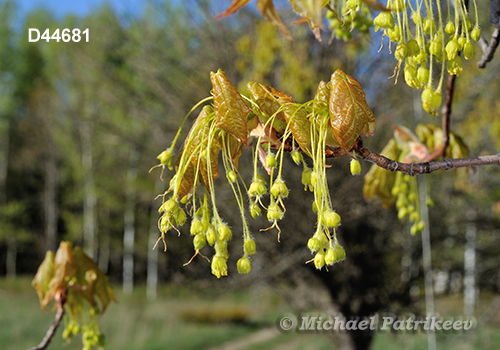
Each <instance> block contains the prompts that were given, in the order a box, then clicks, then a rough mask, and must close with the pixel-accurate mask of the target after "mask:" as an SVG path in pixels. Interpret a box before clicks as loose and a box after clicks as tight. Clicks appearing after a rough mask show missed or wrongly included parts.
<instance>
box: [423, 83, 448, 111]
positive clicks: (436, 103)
mask: <svg viewBox="0 0 500 350" xmlns="http://www.w3.org/2000/svg"><path fill="white" fill-rule="evenodd" d="M442 102H443V96H442V95H441V92H439V91H434V90H433V89H432V88H426V89H425V90H424V91H423V92H422V106H423V107H424V110H425V111H426V112H427V113H429V114H432V115H436V116H437V115H438V108H439V107H440V106H441V103H442Z"/></svg>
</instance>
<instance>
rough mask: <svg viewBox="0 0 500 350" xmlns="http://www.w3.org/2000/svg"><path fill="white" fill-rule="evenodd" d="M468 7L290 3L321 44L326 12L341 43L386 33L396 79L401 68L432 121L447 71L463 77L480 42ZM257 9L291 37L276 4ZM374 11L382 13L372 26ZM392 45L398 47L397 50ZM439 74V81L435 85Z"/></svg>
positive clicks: (462, 2)
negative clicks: (465, 62) (419, 92)
mask: <svg viewBox="0 0 500 350" xmlns="http://www.w3.org/2000/svg"><path fill="white" fill-rule="evenodd" d="M248 2H249V0H246V1H241V0H234V1H233V3H232V4H231V5H230V7H229V8H228V9H227V10H226V11H225V12H224V13H223V14H221V15H219V16H218V17H222V16H227V15H229V14H232V13H234V12H235V11H237V10H238V9H239V8H241V7H243V6H244V5H246V4H247V3H248ZM468 3H469V2H468V1H466V0H457V1H454V2H453V3H452V4H450V0H448V1H447V2H446V11H445V10H444V9H443V8H442V7H444V6H442V4H441V2H440V1H433V0H416V1H410V0H387V3H386V5H385V6H383V5H382V4H380V3H378V2H377V1H376V0H339V1H328V0H325V1H306V0H294V1H291V0H290V4H291V5H292V8H293V9H294V11H295V12H296V13H297V14H298V15H300V16H302V18H303V20H302V21H307V22H308V23H309V26H310V27H311V29H312V31H313V32H314V34H315V36H316V38H317V39H318V40H319V41H321V35H320V29H326V28H325V26H324V25H323V21H322V14H323V13H324V12H323V10H324V9H326V18H327V21H328V24H329V27H330V30H331V31H332V36H334V37H337V38H339V39H343V40H346V41H347V40H350V39H351V38H352V31H353V30H354V29H357V30H358V31H359V32H360V33H361V34H368V33H369V29H370V27H371V26H372V24H373V25H375V31H378V30H382V31H383V38H385V37H388V38H389V50H390V51H391V53H393V54H394V57H395V58H396V60H397V61H398V63H397V65H396V69H395V76H396V77H397V76H398V75H399V72H400V70H401V68H403V71H404V79H405V81H406V83H407V84H408V85H409V86H410V87H412V88H417V89H422V90H423V92H422V96H421V99H422V106H423V108H424V110H425V111H426V112H428V113H430V114H433V115H437V114H438V109H439V107H440V106H441V103H442V93H441V90H442V86H443V77H444V74H445V71H447V72H448V73H449V74H451V75H457V76H458V75H460V74H461V73H462V71H463V62H462V58H464V59H465V60H472V59H473V58H474V55H475V49H474V45H473V41H476V42H477V41H479V39H480V37H481V30H480V29H479V26H478V13H477V5H476V0H472V5H473V8H474V20H473V19H472V18H471V16H470V13H469V10H468ZM257 6H258V8H259V9H260V11H261V13H262V14H263V15H264V16H265V17H267V18H268V19H269V20H270V21H271V22H272V23H274V24H275V25H276V26H277V27H278V28H279V29H280V30H281V31H282V32H283V33H284V34H285V36H287V37H290V34H289V32H288V30H287V29H286V26H285V25H284V24H283V22H282V21H281V19H280V17H279V15H278V13H277V12H276V10H275V8H274V6H273V2H272V1H269V0H257ZM370 9H371V10H375V11H380V13H379V14H378V15H377V16H376V17H375V18H373V20H372V19H371V15H370ZM302 21H299V22H302ZM382 40H384V39H382ZM392 43H395V44H396V47H395V48H394V49H393V48H392V45H391V44H392ZM382 45H383V44H382ZM437 74H439V79H437V81H434V78H435V76H436V75H437Z"/></svg>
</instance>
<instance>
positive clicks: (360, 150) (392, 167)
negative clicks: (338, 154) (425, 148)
mask: <svg viewBox="0 0 500 350" xmlns="http://www.w3.org/2000/svg"><path fill="white" fill-rule="evenodd" d="M353 150H355V151H356V154H357V155H359V156H360V157H361V158H362V159H364V160H366V161H368V162H371V163H374V164H376V165H378V166H379V167H381V168H384V169H386V170H389V171H400V172H403V173H407V174H409V175H411V176H415V175H421V174H430V173H432V172H434V171H436V170H450V169H457V168H467V167H471V166H480V165H500V153H498V154H495V155H490V156H480V157H471V158H456V159H443V160H440V161H433V162H424V163H401V162H398V161H396V160H392V159H389V158H387V157H384V156H382V155H380V154H377V153H375V152H372V151H370V150H369V149H367V148H365V147H364V146H363V142H362V141H361V138H359V139H358V142H357V143H356V144H355V145H354V147H353Z"/></svg>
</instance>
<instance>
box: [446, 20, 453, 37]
mask: <svg viewBox="0 0 500 350" xmlns="http://www.w3.org/2000/svg"><path fill="white" fill-rule="evenodd" d="M444 31H445V32H446V34H448V35H452V34H453V33H455V23H453V22H452V21H448V23H446V26H445V27H444Z"/></svg>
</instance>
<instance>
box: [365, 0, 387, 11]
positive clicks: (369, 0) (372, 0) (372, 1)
mask: <svg viewBox="0 0 500 350" xmlns="http://www.w3.org/2000/svg"><path fill="white" fill-rule="evenodd" d="M362 1H363V2H364V3H365V5H366V6H368V7H369V8H371V9H372V10H375V11H386V12H387V11H390V9H388V8H387V7H385V6H384V5H382V4H381V3H379V2H378V1H377V0H362Z"/></svg>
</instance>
